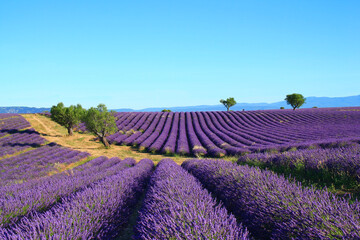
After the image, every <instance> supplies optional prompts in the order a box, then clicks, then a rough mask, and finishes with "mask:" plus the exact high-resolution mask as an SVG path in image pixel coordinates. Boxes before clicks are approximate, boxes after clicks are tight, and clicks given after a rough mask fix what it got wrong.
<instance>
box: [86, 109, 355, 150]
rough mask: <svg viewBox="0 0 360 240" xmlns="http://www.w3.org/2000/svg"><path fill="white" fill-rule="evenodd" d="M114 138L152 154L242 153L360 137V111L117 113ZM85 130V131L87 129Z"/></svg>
mask: <svg viewBox="0 0 360 240" xmlns="http://www.w3.org/2000/svg"><path fill="white" fill-rule="evenodd" d="M116 117H117V126H118V129H119V132H118V133H116V134H113V135H111V136H109V137H108V139H109V140H110V141H111V142H114V143H117V144H123V145H132V146H138V147H139V149H141V150H145V149H147V150H148V151H152V152H162V153H168V154H171V153H178V154H185V155H186V154H193V155H209V156H214V157H221V156H224V155H240V154H242V153H244V152H255V151H265V150H269V149H272V150H278V151H283V150H288V149H290V148H294V147H297V148H308V147H309V146H312V147H313V146H321V147H328V146H334V145H341V144H343V143H344V142H353V141H355V142H356V141H359V140H360V137H359V135H360V127H359V126H360V111H352V109H336V110H329V109H325V110H321V109H317V110H316V111H314V110H313V111H276V110H275V111H249V112H186V113H184V112H176V113H168V112H164V113H156V112H153V113H149V112H145V113H144V112H139V113H117V114H116ZM83 130H84V129H83Z"/></svg>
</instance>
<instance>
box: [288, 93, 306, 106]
mask: <svg viewBox="0 0 360 240" xmlns="http://www.w3.org/2000/svg"><path fill="white" fill-rule="evenodd" d="M305 100H306V98H304V96H303V95H301V94H299V93H293V94H289V95H286V98H285V101H286V103H287V104H288V105H291V106H292V108H293V110H295V109H296V108H299V107H301V106H302V105H303V104H304V103H305Z"/></svg>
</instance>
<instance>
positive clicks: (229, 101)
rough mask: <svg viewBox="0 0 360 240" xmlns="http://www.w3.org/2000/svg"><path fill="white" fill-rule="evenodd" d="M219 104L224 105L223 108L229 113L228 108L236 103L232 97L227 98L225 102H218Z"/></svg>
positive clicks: (222, 100)
mask: <svg viewBox="0 0 360 240" xmlns="http://www.w3.org/2000/svg"><path fill="white" fill-rule="evenodd" d="M220 103H222V104H224V106H225V107H226V109H227V111H229V110H230V108H231V107H232V106H234V105H235V104H236V101H235V99H234V98H233V97H229V98H227V99H226V100H224V99H221V100H220Z"/></svg>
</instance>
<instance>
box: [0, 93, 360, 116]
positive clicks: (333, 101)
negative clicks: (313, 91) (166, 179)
mask: <svg viewBox="0 0 360 240" xmlns="http://www.w3.org/2000/svg"><path fill="white" fill-rule="evenodd" d="M55 104H57V103H54V105H55ZM74 104H76V103H74ZM314 106H316V107H319V108H326V107H354V106H360V95H357V96H349V97H307V98H306V103H305V104H304V105H303V106H302V107H301V108H312V107H314ZM280 107H285V108H286V109H290V108H291V107H290V106H289V105H287V104H286V102H285V101H280V102H274V103H238V104H236V105H235V106H233V107H232V108H231V110H234V111H241V110H243V109H245V110H266V109H279V108H280ZM163 109H170V110H171V111H173V112H180V111H182V112H190V111H224V110H225V108H224V106H223V105H221V104H217V105H198V106H185V107H155V108H145V109H140V110H134V109H131V108H119V109H112V110H114V111H117V112H156V111H161V110H163ZM49 110H50V108H34V107H22V106H21V107H18V106H13V107H0V113H39V112H43V111H49Z"/></svg>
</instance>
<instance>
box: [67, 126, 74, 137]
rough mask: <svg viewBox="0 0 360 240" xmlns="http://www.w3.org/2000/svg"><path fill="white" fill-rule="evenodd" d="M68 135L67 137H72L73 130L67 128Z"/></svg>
mask: <svg viewBox="0 0 360 240" xmlns="http://www.w3.org/2000/svg"><path fill="white" fill-rule="evenodd" d="M68 134H69V136H72V135H73V129H72V128H71V127H68Z"/></svg>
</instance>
